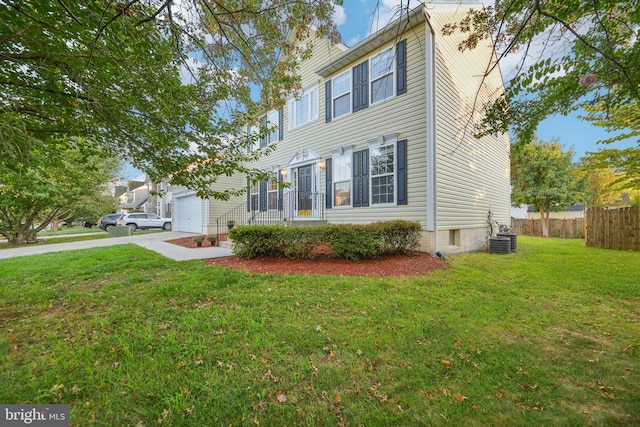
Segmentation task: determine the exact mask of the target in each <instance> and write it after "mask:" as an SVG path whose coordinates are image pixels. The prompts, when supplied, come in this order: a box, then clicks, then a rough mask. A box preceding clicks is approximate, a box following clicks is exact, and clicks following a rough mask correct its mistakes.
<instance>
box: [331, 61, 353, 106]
mask: <svg viewBox="0 0 640 427" xmlns="http://www.w3.org/2000/svg"><path fill="white" fill-rule="evenodd" d="M350 112H351V70H349V71H347V72H345V73H342V74H340V75H339V76H338V77H336V78H334V79H333V117H334V118H336V117H340V116H343V115H345V114H348V113H350Z"/></svg>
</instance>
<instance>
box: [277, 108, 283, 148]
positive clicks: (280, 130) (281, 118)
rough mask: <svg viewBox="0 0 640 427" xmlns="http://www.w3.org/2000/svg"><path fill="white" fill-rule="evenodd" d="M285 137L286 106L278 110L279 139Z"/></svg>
mask: <svg viewBox="0 0 640 427" xmlns="http://www.w3.org/2000/svg"><path fill="white" fill-rule="evenodd" d="M283 139H284V107H280V109H279V110H278V141H282V140H283Z"/></svg>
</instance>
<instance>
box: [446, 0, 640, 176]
mask: <svg viewBox="0 0 640 427" xmlns="http://www.w3.org/2000/svg"><path fill="white" fill-rule="evenodd" d="M638 28H640V8H638V4H637V2H635V1H630V2H621V1H618V0H598V1H593V0H562V1H560V0H496V2H495V6H494V7H488V8H486V9H485V10H483V11H470V12H469V14H468V15H467V16H466V18H465V19H463V20H462V21H460V22H456V23H451V24H450V25H447V26H446V27H445V28H444V29H443V31H444V33H451V32H453V31H462V32H465V33H467V34H468V37H467V38H466V39H465V40H464V41H463V42H462V43H461V44H460V46H459V48H460V50H463V51H464V50H466V49H472V48H474V47H476V46H477V45H478V44H479V43H483V42H486V40H487V39H489V38H490V37H493V40H494V42H495V45H496V55H497V57H496V59H497V61H496V62H495V63H494V64H488V67H487V70H488V71H489V70H490V69H491V68H492V67H495V66H497V63H504V62H505V60H510V59H511V58H513V57H516V58H520V60H519V63H518V64H517V66H516V75H515V76H514V77H513V78H510V79H509V81H508V82H507V84H506V91H505V93H504V96H503V97H502V98H501V99H499V100H498V101H496V102H494V103H493V104H490V105H487V106H486V110H485V112H486V115H485V120H484V127H483V128H482V129H479V130H478V133H479V134H483V133H492V132H496V131H500V132H504V131H507V130H511V131H513V132H514V134H515V136H516V138H517V139H518V140H519V141H531V140H532V139H533V138H534V133H535V131H536V128H537V126H538V124H539V123H540V122H541V121H542V120H544V119H545V118H546V117H547V116H549V115H553V114H558V113H560V114H567V113H569V112H571V111H574V110H578V109H580V108H586V109H587V118H588V119H589V120H592V121H593V122H594V123H595V124H597V125H599V126H603V127H605V128H607V129H608V130H611V131H623V134H622V136H620V137H616V138H613V139H611V140H608V141H605V142H615V141H617V140H618V139H623V138H627V137H633V136H635V137H637V136H638V135H640V115H639V114H638V106H639V103H640V38H639V37H638ZM638 152H640V147H639V148H632V149H631V150H627V151H626V152H617V151H613V152H609V153H608V154H607V155H604V156H603V158H607V157H609V158H610V159H612V160H614V159H617V161H618V162H617V163H613V164H612V166H614V167H616V168H619V167H625V168H627V169H632V168H633V167H635V168H636V170H640V168H638V159H639V158H640V155H639V154H638Z"/></svg>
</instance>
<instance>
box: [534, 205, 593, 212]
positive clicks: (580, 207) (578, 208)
mask: <svg viewBox="0 0 640 427" xmlns="http://www.w3.org/2000/svg"><path fill="white" fill-rule="evenodd" d="M584 209H585V205H583V204H578V205H571V206H567V207H566V208H564V209H560V210H559V211H558V212H571V211H576V212H577V211H583V210H584ZM527 212H538V210H537V209H536V207H535V206H532V205H529V206H528V207H527Z"/></svg>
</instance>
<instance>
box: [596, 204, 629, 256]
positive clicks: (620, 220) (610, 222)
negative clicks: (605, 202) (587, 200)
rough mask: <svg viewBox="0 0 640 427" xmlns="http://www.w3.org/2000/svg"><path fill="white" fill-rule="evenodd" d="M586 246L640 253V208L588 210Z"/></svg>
mask: <svg viewBox="0 0 640 427" xmlns="http://www.w3.org/2000/svg"><path fill="white" fill-rule="evenodd" d="M586 216H587V239H586V245H587V246H591V247H594V248H605V249H623V250H629V251H640V206H631V207H626V208H588V209H587V215H586Z"/></svg>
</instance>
